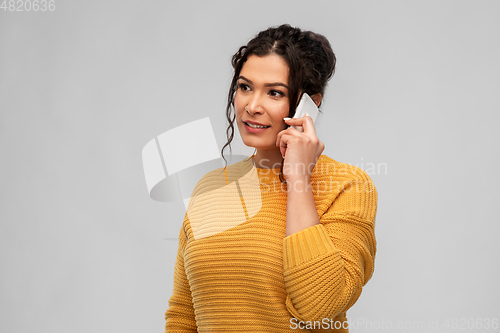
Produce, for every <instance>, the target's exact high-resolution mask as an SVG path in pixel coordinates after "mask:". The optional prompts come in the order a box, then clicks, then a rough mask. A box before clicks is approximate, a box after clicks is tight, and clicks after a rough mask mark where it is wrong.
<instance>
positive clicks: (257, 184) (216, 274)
mask: <svg viewBox="0 0 500 333" xmlns="http://www.w3.org/2000/svg"><path fill="white" fill-rule="evenodd" d="M252 157H253V156H252ZM278 174H279V168H278V169H260V168H255V167H254V166H253V164H252V160H251V159H246V160H243V161H241V162H238V163H235V164H233V165H231V166H229V167H227V168H220V169H217V170H214V171H212V172H209V173H208V174H206V175H205V176H204V177H203V178H202V179H201V180H200V181H199V182H198V184H197V186H196V187H195V189H194V191H193V194H192V196H191V200H190V203H189V206H188V209H187V211H186V215H185V218H184V222H183V225H182V228H181V230H180V233H179V248H178V252H177V259H176V263H175V271H174V287H173V293H172V296H171V297H170V299H169V308H168V310H167V311H166V313H165V318H166V332H297V331H301V332H348V329H347V326H348V325H347V319H346V311H347V310H348V309H349V308H350V307H351V306H352V305H353V304H354V303H355V302H356V301H357V299H358V297H359V296H360V294H361V289H362V287H363V286H364V285H365V284H366V283H367V282H368V280H369V279H370V278H371V276H372V274H373V270H374V260H375V252H376V241H375V233H374V228H375V214H376V210H377V192H376V189H375V186H374V184H373V182H372V181H371V179H370V177H369V176H368V175H367V174H366V172H364V171H363V170H362V169H360V168H357V167H355V166H351V165H348V164H345V163H339V162H337V161H335V160H333V159H332V158H330V157H328V156H326V155H321V156H320V158H319V159H318V161H317V163H316V165H315V167H314V170H313V173H312V174H311V187H312V191H313V194H314V200H315V203H316V208H317V211H318V216H319V218H320V224H319V225H315V226H312V227H309V228H306V229H304V230H302V231H299V232H297V233H295V234H292V235H290V236H288V237H286V235H285V228H286V205H287V192H286V187H287V186H288V185H287V184H286V183H283V184H282V183H281V182H280V181H279V175H278Z"/></svg>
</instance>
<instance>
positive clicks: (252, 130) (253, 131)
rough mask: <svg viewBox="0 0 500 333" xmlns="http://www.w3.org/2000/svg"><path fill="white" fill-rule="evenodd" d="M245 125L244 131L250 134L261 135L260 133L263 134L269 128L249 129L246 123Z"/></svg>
mask: <svg viewBox="0 0 500 333" xmlns="http://www.w3.org/2000/svg"><path fill="white" fill-rule="evenodd" d="M244 124H245V129H246V130H247V131H248V132H250V133H261V132H264V131H265V130H266V129H268V128H269V127H265V128H254V127H250V126H248V125H247V124H246V123H244Z"/></svg>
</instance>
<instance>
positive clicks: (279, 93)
mask: <svg viewBox="0 0 500 333" xmlns="http://www.w3.org/2000/svg"><path fill="white" fill-rule="evenodd" d="M269 93H270V94H271V96H273V97H280V96H285V94H283V93H282V92H281V91H278V90H271V91H270V92H269Z"/></svg>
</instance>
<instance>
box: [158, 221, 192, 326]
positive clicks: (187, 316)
mask: <svg viewBox="0 0 500 333" xmlns="http://www.w3.org/2000/svg"><path fill="white" fill-rule="evenodd" d="M186 242H187V236H186V232H185V229H184V225H183V226H182V228H181V231H180V233H179V248H178V250H177V259H176V261H175V268H174V288H173V292H172V296H171V297H170V299H169V301H168V306H169V308H168V310H167V312H166V313H165V320H166V324H165V333H170V332H179V333H180V332H197V329H196V321H195V316H194V308H193V301H192V297H191V290H190V288H189V281H188V279H187V276H186V271H185V269H184V249H185V248H186Z"/></svg>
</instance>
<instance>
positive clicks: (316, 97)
mask: <svg viewBox="0 0 500 333" xmlns="http://www.w3.org/2000/svg"><path fill="white" fill-rule="evenodd" d="M311 99H312V100H313V101H314V104H316V106H317V107H319V105H320V104H321V100H322V99H323V96H322V95H321V94H320V93H317V94H314V95H312V96H311Z"/></svg>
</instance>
